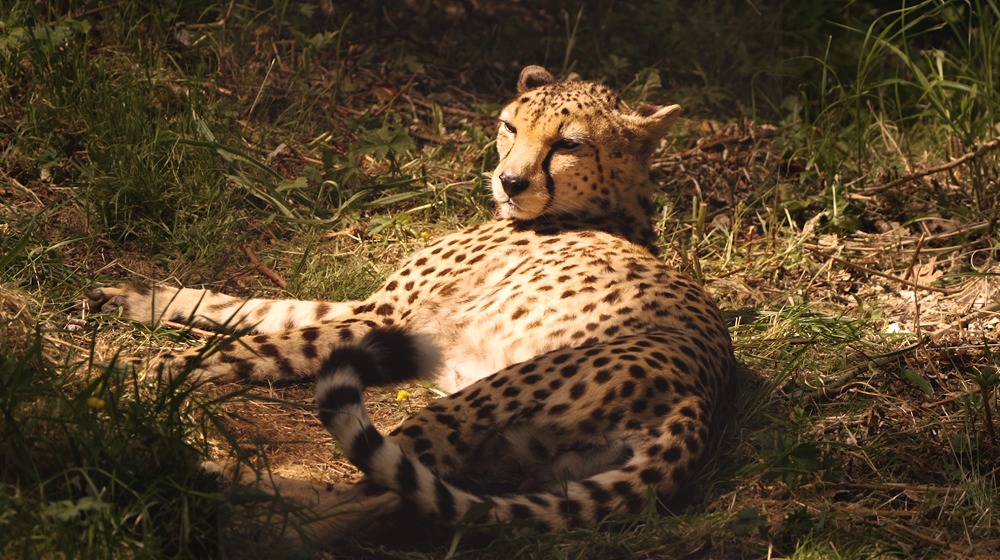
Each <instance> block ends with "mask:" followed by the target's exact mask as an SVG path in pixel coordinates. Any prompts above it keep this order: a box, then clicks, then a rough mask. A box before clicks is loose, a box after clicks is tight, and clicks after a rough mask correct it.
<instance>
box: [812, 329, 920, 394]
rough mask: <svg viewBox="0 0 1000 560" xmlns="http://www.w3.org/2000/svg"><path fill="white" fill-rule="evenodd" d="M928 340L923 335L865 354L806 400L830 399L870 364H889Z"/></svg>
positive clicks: (878, 366) (876, 365) (868, 367)
mask: <svg viewBox="0 0 1000 560" xmlns="http://www.w3.org/2000/svg"><path fill="white" fill-rule="evenodd" d="M928 342H930V337H924V338H923V339H921V340H920V341H918V342H916V343H914V344H911V345H909V346H906V347H904V348H900V349H899V350H894V351H892V352H889V353H887V354H881V355H878V356H874V357H870V358H869V357H867V356H865V363H863V364H861V365H859V366H856V367H853V368H851V369H849V370H847V371H846V372H844V373H842V374H840V375H839V376H837V377H836V378H835V379H834V380H833V381H831V382H829V383H826V384H824V385H823V387H821V388H819V389H816V390H815V391H813V392H812V393H809V394H808V395H807V396H806V402H807V403H811V404H819V403H821V402H825V401H831V400H833V399H834V398H836V397H837V395H839V394H840V393H842V392H844V389H846V388H847V385H848V384H850V383H851V382H852V381H854V378H856V377H857V376H859V375H861V374H862V373H864V372H866V371H868V370H869V369H871V367H872V366H875V367H877V368H880V367H882V366H884V365H887V364H890V363H892V362H894V361H896V360H898V359H899V358H900V357H901V356H903V355H904V354H908V353H910V352H913V351H914V350H916V349H918V348H920V347H921V346H924V345H925V344H927V343H928Z"/></svg>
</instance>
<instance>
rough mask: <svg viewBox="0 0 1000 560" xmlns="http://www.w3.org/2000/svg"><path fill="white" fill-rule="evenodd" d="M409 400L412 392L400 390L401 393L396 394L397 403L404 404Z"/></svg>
mask: <svg viewBox="0 0 1000 560" xmlns="http://www.w3.org/2000/svg"><path fill="white" fill-rule="evenodd" d="M408 398H410V392H409V391H407V390H406V389H400V390H399V392H398V393H396V402H403V401H405V400H406V399H408Z"/></svg>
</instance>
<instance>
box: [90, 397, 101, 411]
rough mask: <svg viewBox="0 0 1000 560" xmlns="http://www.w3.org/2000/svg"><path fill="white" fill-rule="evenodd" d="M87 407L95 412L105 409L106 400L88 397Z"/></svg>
mask: <svg viewBox="0 0 1000 560" xmlns="http://www.w3.org/2000/svg"><path fill="white" fill-rule="evenodd" d="M87 406H89V407H90V408H93V409H94V410H100V409H102V408H104V399H102V398H100V397H87Z"/></svg>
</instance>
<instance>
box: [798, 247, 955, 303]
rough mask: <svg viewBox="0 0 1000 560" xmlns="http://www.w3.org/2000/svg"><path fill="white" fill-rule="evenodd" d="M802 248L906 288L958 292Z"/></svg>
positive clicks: (810, 248) (815, 250)
mask: <svg viewBox="0 0 1000 560" xmlns="http://www.w3.org/2000/svg"><path fill="white" fill-rule="evenodd" d="M804 247H805V248H806V249H809V250H810V251H812V252H813V253H816V254H817V255H819V256H821V257H823V258H824V259H832V260H834V261H837V262H839V263H840V264H842V265H844V266H849V267H851V268H853V269H856V270H860V271H862V272H867V273H868V274H874V275H875V276H881V277H882V278H885V279H888V280H892V281H894V282H899V283H900V284H904V285H906V286H908V287H912V288H919V289H921V290H930V291H932V292H938V293H942V294H953V293H955V292H957V291H958V290H957V289H955V288H938V287H937V286H926V285H924V284H917V283H914V282H910V281H909V280H905V279H903V278H900V277H898V276H893V275H891V274H886V273H885V272H880V271H878V270H872V269H870V268H868V267H866V266H861V265H860V264H854V263H852V262H851V261H848V260H844V259H842V258H840V257H835V256H833V255H831V254H830V253H827V252H825V251H820V250H819V249H815V248H813V247H810V246H808V245H804Z"/></svg>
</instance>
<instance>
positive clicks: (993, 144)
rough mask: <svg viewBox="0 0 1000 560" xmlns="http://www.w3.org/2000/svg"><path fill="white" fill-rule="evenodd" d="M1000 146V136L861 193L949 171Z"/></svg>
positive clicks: (874, 191) (872, 192)
mask: <svg viewBox="0 0 1000 560" xmlns="http://www.w3.org/2000/svg"><path fill="white" fill-rule="evenodd" d="M998 147H1000V136H998V137H996V138H994V139H993V140H990V141H989V142H987V143H985V144H983V145H982V146H979V147H978V148H976V149H975V150H973V151H971V152H969V153H967V154H965V155H963V156H962V157H960V158H958V159H956V160H952V161H949V162H948V163H943V164H941V165H935V166H934V167H928V168H927V169H924V170H923V171H917V172H916V173H910V174H909V175H904V176H903V177H900V178H898V179H895V180H893V181H889V182H888V183H884V184H881V185H877V186H874V187H868V188H867V189H861V194H865V195H871V194H875V193H880V192H882V191H887V190H889V189H893V188H896V187H898V186H900V185H904V184H906V183H909V182H911V181H916V180H917V179H920V178H921V177H926V176H928V175H933V174H935V173H940V172H942V171H948V170H949V169H954V168H956V167H958V166H960V165H962V164H964V163H966V162H967V161H969V160H973V159H976V158H979V157H982V156H983V155H984V154H986V153H989V152H990V151H992V150H995V149H997V148H998Z"/></svg>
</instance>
